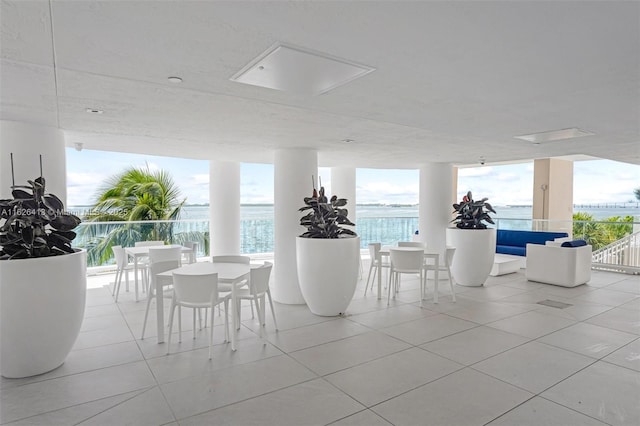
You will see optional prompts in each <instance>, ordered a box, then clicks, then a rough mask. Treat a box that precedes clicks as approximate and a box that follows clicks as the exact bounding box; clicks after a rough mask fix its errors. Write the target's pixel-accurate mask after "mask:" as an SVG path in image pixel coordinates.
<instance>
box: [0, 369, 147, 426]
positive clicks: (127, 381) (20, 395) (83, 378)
mask: <svg viewBox="0 0 640 426" xmlns="http://www.w3.org/2000/svg"><path fill="white" fill-rule="evenodd" d="M155 384H156V382H155V380H154V378H153V376H152V375H151V372H150V371H149V368H148V367H147V365H146V364H145V363H144V362H135V363H131V364H125V365H121V366H117V367H109V368H103V369H101V370H96V371H90V372H87V373H80V374H74V375H72V376H66V377H61V378H57V379H51V380H47V381H44V382H38V383H32V384H28V385H24V386H17V387H12V388H9V389H6V390H3V391H2V395H1V397H0V398H1V401H2V403H1V405H0V406H1V407H2V411H1V413H0V416H1V421H2V422H9V421H12V420H18V419H22V418H24V417H29V416H33V415H36V414H41V413H46V412H48V411H53V410H57V409H60V408H66V407H70V406H72V405H76V404H82V403H85V402H90V401H94V400H96V399H101V398H105V397H108V396H113V395H116V394H119V393H125V392H130V391H134V390H137V389H144V388H148V387H150V386H154V385H155Z"/></svg>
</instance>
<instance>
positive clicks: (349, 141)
mask: <svg viewBox="0 0 640 426" xmlns="http://www.w3.org/2000/svg"><path fill="white" fill-rule="evenodd" d="M342 142H343V143H354V142H355V140H353V139H342Z"/></svg>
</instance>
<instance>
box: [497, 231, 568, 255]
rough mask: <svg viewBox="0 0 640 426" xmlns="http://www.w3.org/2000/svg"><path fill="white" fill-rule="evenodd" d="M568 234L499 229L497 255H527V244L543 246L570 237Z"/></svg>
mask: <svg viewBox="0 0 640 426" xmlns="http://www.w3.org/2000/svg"><path fill="white" fill-rule="evenodd" d="M568 236H569V234H567V233H566V232H538V231H512V230H508V229H498V230H497V235H496V253H502V254H512V255H516V256H526V255H527V244H542V245H544V244H545V243H546V242H547V241H553V240H554V239H556V238H563V237H568Z"/></svg>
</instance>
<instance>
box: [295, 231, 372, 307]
mask: <svg viewBox="0 0 640 426" xmlns="http://www.w3.org/2000/svg"><path fill="white" fill-rule="evenodd" d="M296 241H297V264H298V279H299V280H300V290H301V291H302V295H303V297H304V300H305V301H306V302H307V305H308V306H309V309H310V310H311V312H313V313H314V314H316V315H322V316H336V315H340V314H341V313H344V312H345V310H346V309H347V306H349V303H351V299H352V298H353V294H354V292H355V291H356V284H357V283H358V272H359V269H360V265H359V259H360V258H359V253H360V237H353V238H326V239H323V238H301V237H297V238H296Z"/></svg>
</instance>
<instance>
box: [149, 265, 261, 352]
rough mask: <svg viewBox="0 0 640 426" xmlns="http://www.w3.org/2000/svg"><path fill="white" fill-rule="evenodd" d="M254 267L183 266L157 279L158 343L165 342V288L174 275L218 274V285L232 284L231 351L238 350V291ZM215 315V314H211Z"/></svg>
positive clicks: (162, 274)
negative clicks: (236, 336)
mask: <svg viewBox="0 0 640 426" xmlns="http://www.w3.org/2000/svg"><path fill="white" fill-rule="evenodd" d="M252 267H257V266H255V265H254V266H252V265H248V264H244V263H218V262H216V263H211V262H199V263H190V264H188V265H184V266H181V267H180V268H178V269H173V270H170V271H166V272H162V273H160V274H158V275H156V277H158V278H159V279H156V280H155V282H156V289H155V290H156V311H157V312H156V320H157V322H158V343H163V342H164V302H163V300H164V297H163V287H164V286H168V285H171V284H173V273H174V272H177V273H180V274H188V275H205V274H218V283H224V284H231V301H232V303H231V305H232V309H233V330H232V332H231V349H232V350H234V351H235V350H236V338H235V335H236V329H237V326H238V317H237V315H236V312H235V309H236V290H237V289H238V288H240V287H242V286H244V285H246V284H247V282H248V278H249V273H250V272H251V268H252ZM211 315H213V312H211Z"/></svg>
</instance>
